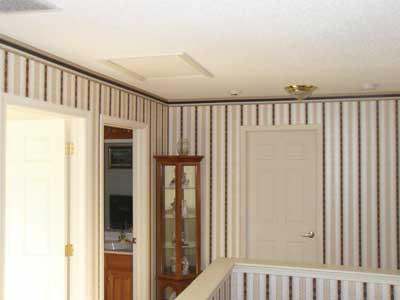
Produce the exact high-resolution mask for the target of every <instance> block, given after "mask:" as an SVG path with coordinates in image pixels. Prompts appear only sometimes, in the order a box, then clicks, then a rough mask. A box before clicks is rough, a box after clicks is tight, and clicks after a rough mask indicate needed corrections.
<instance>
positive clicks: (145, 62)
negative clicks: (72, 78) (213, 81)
mask: <svg viewBox="0 0 400 300" xmlns="http://www.w3.org/2000/svg"><path fill="white" fill-rule="evenodd" d="M104 62H105V63H107V64H108V65H109V66H111V67H113V68H114V69H118V70H119V71H121V72H124V73H127V74H129V75H131V76H133V77H135V78H136V79H139V80H142V81H145V80H148V79H167V78H179V77H199V76H200V77H213V75H212V74H211V73H210V72H209V71H208V70H207V69H206V68H204V67H203V66H202V65H200V64H199V63H198V62H196V61H195V60H194V59H193V58H191V57H190V56H189V55H187V54H186V53H181V54H173V55H158V56H142V57H127V58H112V59H107V60H104Z"/></svg>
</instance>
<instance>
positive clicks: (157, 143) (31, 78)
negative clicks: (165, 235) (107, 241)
mask: <svg viewBox="0 0 400 300" xmlns="http://www.w3.org/2000/svg"><path fill="white" fill-rule="evenodd" d="M0 92H5V93H8V94H11V95H16V96H22V97H28V98H30V99H31V100H32V101H41V102H48V103H52V104H57V105H60V106H67V107H70V108H75V109H78V110H84V111H89V112H92V113H93V116H94V124H95V132H96V136H98V134H99V130H100V128H99V124H100V123H99V116H100V115H107V116H112V117H115V118H119V119H123V120H134V121H138V122H142V123H146V124H148V125H149V129H150V130H149V132H150V142H149V144H150V145H149V146H150V147H149V149H150V152H149V158H150V160H149V161H150V164H151V166H150V167H151V171H150V180H151V184H150V189H149V193H150V195H151V210H152V211H155V206H154V205H155V193H154V191H155V162H154V160H153V155H156V154H166V153H167V148H168V140H167V134H168V113H169V111H168V107H167V106H166V105H165V104H163V103H160V102H158V101H156V100H154V99H151V98H148V97H144V96H142V95H140V94H136V93H133V92H131V91H128V90H124V89H121V88H119V87H116V86H113V85H110V84H109V83H106V82H102V81H99V80H97V79H94V78H91V77H88V76H85V75H83V74H81V73H77V72H74V71H71V70H69V69H67V68H63V67H61V66H59V65H56V64H53V63H50V62H47V61H44V60H42V59H39V58H36V57H34V56H31V55H28V54H26V53H23V52H20V51H17V50H14V49H12V48H9V47H5V46H4V47H3V46H2V45H0ZM0 121H1V120H0ZM94 142H95V143H97V142H98V138H95V141H94ZM98 157H99V153H98V149H97V148H96V149H95V153H94V154H93V159H94V160H96V161H97V159H98ZM95 176H98V171H96V172H95ZM95 182H97V180H95ZM151 218H152V219H151V222H152V224H154V221H155V220H154V216H151ZM150 231H151V234H152V241H154V234H155V231H154V228H150ZM152 257H154V255H152ZM153 269H154V268H152V270H153ZM153 271H154V270H153Z"/></svg>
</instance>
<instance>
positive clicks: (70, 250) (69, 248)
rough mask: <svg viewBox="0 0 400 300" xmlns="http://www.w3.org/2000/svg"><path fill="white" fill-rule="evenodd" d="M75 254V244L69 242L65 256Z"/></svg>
mask: <svg viewBox="0 0 400 300" xmlns="http://www.w3.org/2000/svg"><path fill="white" fill-rule="evenodd" d="M73 255H74V245H72V244H67V245H65V257H71V256H73Z"/></svg>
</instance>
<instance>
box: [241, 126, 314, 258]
mask: <svg viewBox="0 0 400 300" xmlns="http://www.w3.org/2000/svg"><path fill="white" fill-rule="evenodd" d="M318 148H319V147H318V134H317V131H315V130H290V129H282V130H265V131H262V130H259V131H249V132H248V133H247V135H246V165H247V174H246V183H247V184H246V185H247V188H246V190H247V256H248V257H249V258H254V259H268V260H279V261H290V262H301V263H312V262H314V263H317V262H318V256H319V255H318V243H319V240H320V238H321V232H320V230H319V228H318V226H319V225H318V202H317V201H318V200H319V188H318V182H319V180H318V168H319V166H318V156H319V154H318Z"/></svg>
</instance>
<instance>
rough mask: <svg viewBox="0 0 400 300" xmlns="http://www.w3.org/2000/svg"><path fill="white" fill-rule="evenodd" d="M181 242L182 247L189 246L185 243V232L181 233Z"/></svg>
mask: <svg viewBox="0 0 400 300" xmlns="http://www.w3.org/2000/svg"><path fill="white" fill-rule="evenodd" d="M181 241H182V246H188V245H189V243H186V241H185V232H184V231H182V234H181Z"/></svg>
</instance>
